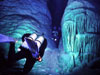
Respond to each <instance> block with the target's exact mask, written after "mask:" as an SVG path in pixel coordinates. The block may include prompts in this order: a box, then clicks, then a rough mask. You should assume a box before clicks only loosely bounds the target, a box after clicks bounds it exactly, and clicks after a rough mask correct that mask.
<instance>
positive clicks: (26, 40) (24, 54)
mask: <svg viewBox="0 0 100 75" xmlns="http://www.w3.org/2000/svg"><path fill="white" fill-rule="evenodd" d="M46 46H47V40H46V38H45V37H44V36H42V35H40V36H38V35H37V34H35V33H33V34H29V33H27V34H24V35H23V36H22V44H21V46H20V47H19V48H18V50H19V52H17V53H15V42H10V47H9V53H8V63H9V65H11V64H12V63H14V62H16V61H18V60H20V59H22V58H26V62H25V65H24V68H23V72H22V73H23V74H27V73H29V72H30V70H31V69H32V67H33V66H34V64H35V62H36V61H39V62H41V61H42V57H43V55H44V52H45V48H46Z"/></svg>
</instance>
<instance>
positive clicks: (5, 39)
mask: <svg viewBox="0 0 100 75" xmlns="http://www.w3.org/2000/svg"><path fill="white" fill-rule="evenodd" d="M8 42H16V41H15V39H14V38H12V37H9V36H6V35H3V34H0V43H8Z"/></svg>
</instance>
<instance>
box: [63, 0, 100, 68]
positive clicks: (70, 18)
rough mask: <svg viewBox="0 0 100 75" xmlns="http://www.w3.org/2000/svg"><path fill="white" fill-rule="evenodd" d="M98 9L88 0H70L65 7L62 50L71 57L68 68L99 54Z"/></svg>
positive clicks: (88, 60)
mask: <svg viewBox="0 0 100 75" xmlns="http://www.w3.org/2000/svg"><path fill="white" fill-rule="evenodd" d="M69 1H70V0H69ZM98 10H99V8H96V6H95V5H93V4H92V3H90V2H89V1H77V0H76V1H73V0H72V2H70V3H69V5H68V6H67V7H66V9H65V12H64V15H63V19H62V39H63V47H64V51H65V52H66V53H67V54H68V55H69V56H70V57H71V58H73V60H71V61H72V62H70V63H69V65H67V66H66V67H67V68H68V69H69V68H70V66H73V68H74V67H75V66H79V65H81V63H84V62H86V63H88V62H90V61H91V60H93V59H94V58H95V57H98V56H100V51H99V50H100V46H99V45H100V14H99V13H98ZM70 54H72V55H70ZM66 59H68V57H66ZM62 61H63V60H62ZM68 62H69V61H68ZM73 62H74V63H73ZM74 65H75V66H74ZM68 69H67V70H68Z"/></svg>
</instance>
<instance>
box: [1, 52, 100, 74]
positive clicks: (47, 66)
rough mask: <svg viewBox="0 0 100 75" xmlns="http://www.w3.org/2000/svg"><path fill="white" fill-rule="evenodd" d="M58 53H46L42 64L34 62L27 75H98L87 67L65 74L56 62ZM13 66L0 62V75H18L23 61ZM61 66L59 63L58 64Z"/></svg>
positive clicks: (96, 71)
mask: <svg viewBox="0 0 100 75" xmlns="http://www.w3.org/2000/svg"><path fill="white" fill-rule="evenodd" d="M58 56H59V52H57V51H46V52H45V55H44V57H43V61H42V62H36V63H35V65H34V67H33V68H32V70H31V71H30V72H29V74H28V75H100V69H90V68H88V67H85V68H81V69H78V70H75V71H74V72H72V73H70V74H69V73H65V72H64V71H63V69H62V68H61V67H60V65H59V62H58ZM18 62H19V63H20V64H19V63H15V64H13V66H10V67H9V66H7V62H6V61H3V62H0V75H20V74H21V72H22V68H23V66H24V64H25V59H22V60H20V61H18ZM60 64H61V63H60Z"/></svg>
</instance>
